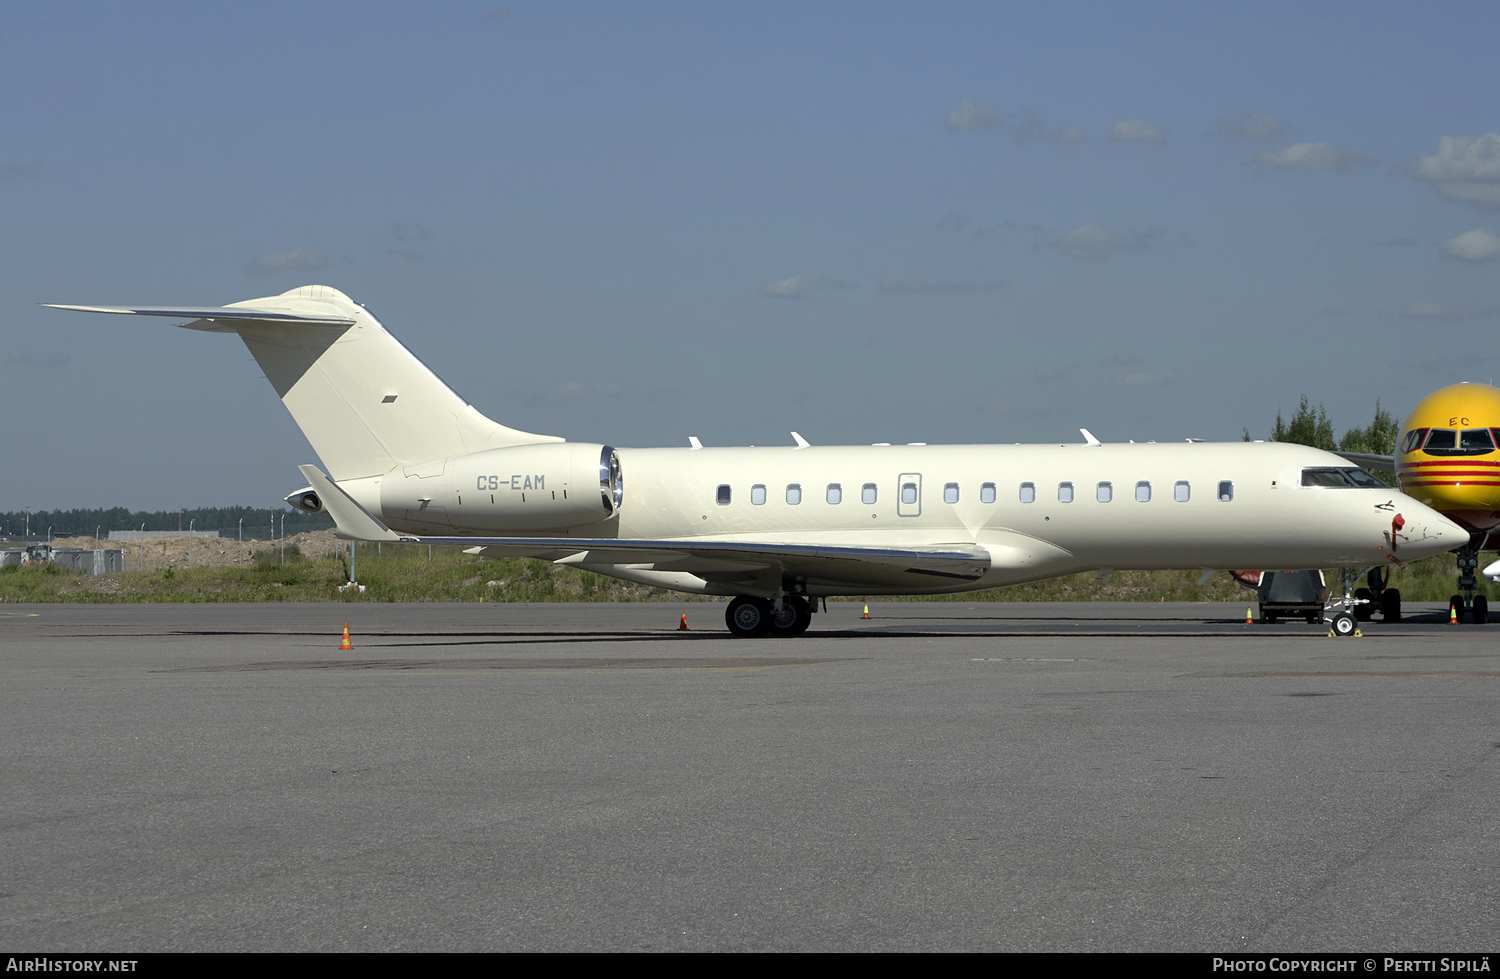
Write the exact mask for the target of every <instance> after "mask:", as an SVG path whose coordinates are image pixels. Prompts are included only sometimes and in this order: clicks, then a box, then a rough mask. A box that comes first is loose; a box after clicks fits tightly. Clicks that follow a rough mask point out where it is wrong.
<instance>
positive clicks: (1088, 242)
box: [1051, 224, 1161, 259]
mask: <svg viewBox="0 0 1500 979" xmlns="http://www.w3.org/2000/svg"><path fill="white" fill-rule="evenodd" d="M1160 235H1161V232H1160V231H1137V232H1134V233H1133V234H1132V235H1131V237H1130V238H1129V239H1128V240H1127V239H1126V238H1125V236H1123V235H1121V234H1120V233H1119V232H1118V231H1116V230H1115V229H1114V228H1111V227H1108V226H1106V225H1102V224H1085V225H1082V226H1080V227H1077V228H1074V229H1073V230H1072V231H1069V232H1068V233H1067V234H1065V235H1063V236H1062V237H1061V238H1058V239H1057V240H1056V241H1054V242H1052V245H1051V247H1053V248H1056V249H1058V250H1059V251H1061V252H1062V253H1063V254H1064V255H1067V256H1068V257H1069V258H1092V259H1106V258H1109V257H1110V256H1111V255H1113V254H1114V253H1115V252H1122V251H1143V250H1145V249H1146V248H1147V247H1149V246H1150V244H1151V242H1152V241H1153V240H1155V239H1156V238H1157V237H1159V236H1160Z"/></svg>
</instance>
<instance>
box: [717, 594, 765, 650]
mask: <svg viewBox="0 0 1500 979" xmlns="http://www.w3.org/2000/svg"><path fill="white" fill-rule="evenodd" d="M724 624H725V625H727V626H729V631H730V633H731V634H732V635H733V636H734V637H735V638H736V639H758V638H759V637H761V636H764V635H765V634H766V633H768V632H770V631H771V603H770V602H768V601H766V600H765V599H764V598H756V597H754V596H753V595H741V596H740V597H739V598H736V599H735V600H734V601H732V602H730V603H729V607H728V608H727V609H725V610H724Z"/></svg>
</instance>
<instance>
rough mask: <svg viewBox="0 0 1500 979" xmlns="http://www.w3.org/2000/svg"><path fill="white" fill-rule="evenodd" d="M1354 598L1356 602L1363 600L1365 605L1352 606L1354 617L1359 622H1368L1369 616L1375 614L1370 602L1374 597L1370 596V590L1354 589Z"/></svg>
mask: <svg viewBox="0 0 1500 979" xmlns="http://www.w3.org/2000/svg"><path fill="white" fill-rule="evenodd" d="M1354 597H1355V599H1356V600H1358V599H1361V598H1362V599H1364V600H1365V604H1363V605H1356V606H1354V617H1355V618H1356V619H1358V620H1359V621H1361V622H1369V621H1370V616H1372V615H1374V614H1375V603H1374V602H1372V601H1371V599H1372V598H1374V596H1373V595H1371V594H1370V589H1368V588H1356V589H1354Z"/></svg>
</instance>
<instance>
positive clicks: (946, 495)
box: [912, 483, 958, 503]
mask: <svg viewBox="0 0 1500 979" xmlns="http://www.w3.org/2000/svg"><path fill="white" fill-rule="evenodd" d="M913 488H914V489H915V487H913ZM912 502H916V501H915V500H913V501H912ZM943 502H944V503H957V502H958V484H957V483H949V484H948V485H946V486H944V487H943Z"/></svg>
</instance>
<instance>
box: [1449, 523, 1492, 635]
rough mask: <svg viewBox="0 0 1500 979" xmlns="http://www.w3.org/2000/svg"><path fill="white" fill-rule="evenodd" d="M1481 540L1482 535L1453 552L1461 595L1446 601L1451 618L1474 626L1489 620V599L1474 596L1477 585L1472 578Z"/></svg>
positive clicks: (1482, 538)
mask: <svg viewBox="0 0 1500 979" xmlns="http://www.w3.org/2000/svg"><path fill="white" fill-rule="evenodd" d="M1483 540H1484V535H1483V534H1479V535H1476V536H1475V537H1474V538H1473V539H1471V540H1470V541H1469V543H1467V544H1465V545H1464V546H1463V547H1460V548H1459V549H1458V550H1456V551H1454V552H1453V553H1454V554H1456V555H1457V556H1458V590H1459V591H1461V592H1463V594H1462V595H1454V596H1453V597H1452V598H1450V599H1448V608H1449V609H1451V610H1452V611H1451V613H1450V614H1451V616H1452V617H1453V618H1456V619H1457V620H1458V621H1459V622H1463V621H1466V620H1467V621H1469V622H1472V623H1474V624H1475V625H1484V624H1485V623H1486V622H1488V621H1489V619H1490V603H1489V599H1487V598H1485V597H1484V596H1483V595H1476V594H1474V589H1475V588H1476V587H1477V586H1478V584H1479V581H1478V579H1476V578H1475V577H1474V570H1475V569H1476V568H1478V567H1479V545H1480V543H1481V542H1482V541H1483Z"/></svg>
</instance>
